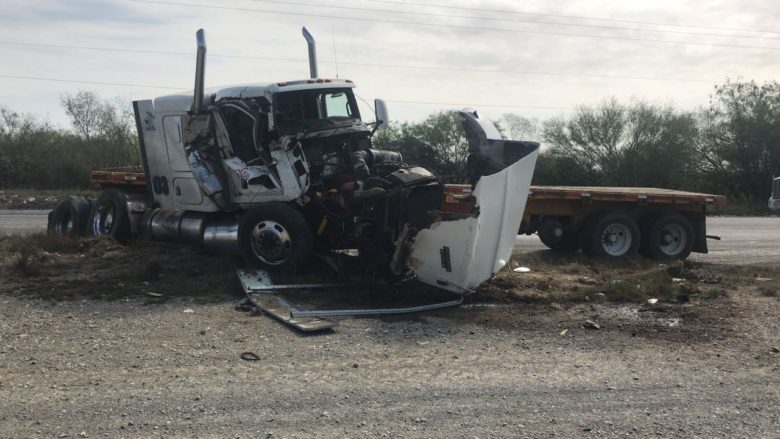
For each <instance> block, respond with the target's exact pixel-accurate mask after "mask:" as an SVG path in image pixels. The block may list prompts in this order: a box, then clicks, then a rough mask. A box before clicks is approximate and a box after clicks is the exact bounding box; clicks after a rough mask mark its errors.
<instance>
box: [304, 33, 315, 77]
mask: <svg viewBox="0 0 780 439" xmlns="http://www.w3.org/2000/svg"><path fill="white" fill-rule="evenodd" d="M303 37H304V38H306V44H308V45H309V75H310V76H311V78H312V79H317V45H316V44H315V43H314V37H313V36H312V35H311V34H310V33H309V31H308V30H307V29H306V26H304V27H303Z"/></svg>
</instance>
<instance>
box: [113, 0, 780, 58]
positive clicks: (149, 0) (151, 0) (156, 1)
mask: <svg viewBox="0 0 780 439" xmlns="http://www.w3.org/2000/svg"><path fill="white" fill-rule="evenodd" d="M128 1H131V2H137V3H150V4H158V5H171V6H194V7H198V8H208V9H221V10H233V11H242V12H257V13H264V14H279V15H294V16H301V17H316V18H330V19H335V20H352V21H360V22H367V21H370V22H375V23H388V24H403V25H410V26H428V27H439V28H447V29H459V30H467V31H476V32H480V31H493V32H508V33H520V34H531V35H554V36H564V37H577V38H591V39H599V40H624V41H639V42H647V43H660V44H673V45H675V44H679V45H687V46H704V47H727V48H733V49H761V50H780V47H767V46H745V45H736V44H722V43H698V42H692V41H669V40H657V39H651V38H633V37H616V36H603V35H586V34H574V33H566V32H549V31H530V30H521V29H505V28H496V27H475V26H461V25H456V24H441V23H416V22H412V21H403V20H385V19H380V18H368V17H343V16H339V15H328V14H315V13H308V12H290V11H275V10H270V9H253V8H239V7H233V6H217V5H205V4H199V3H184V2H169V1H159V0H128Z"/></svg>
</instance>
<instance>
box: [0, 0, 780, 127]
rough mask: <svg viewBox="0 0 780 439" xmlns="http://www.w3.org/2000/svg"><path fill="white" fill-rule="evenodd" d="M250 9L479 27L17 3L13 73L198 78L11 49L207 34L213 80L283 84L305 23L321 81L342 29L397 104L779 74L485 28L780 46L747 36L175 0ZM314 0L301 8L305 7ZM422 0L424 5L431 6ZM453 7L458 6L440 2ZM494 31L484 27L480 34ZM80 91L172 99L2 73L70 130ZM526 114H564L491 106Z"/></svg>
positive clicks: (579, 98) (713, 19) (12, 100)
mask: <svg viewBox="0 0 780 439" xmlns="http://www.w3.org/2000/svg"><path fill="white" fill-rule="evenodd" d="M170 1H182V2H185V1H186V2H187V3H196V2H202V3H204V4H211V5H222V6H227V7H239V8H250V9H264V10H277V11H294V12H303V13H308V14H325V15H344V16H352V17H367V18H373V19H380V20H398V21H413V22H426V23H441V24H453V25H459V26H467V27H471V28H477V29H468V30H466V29H453V28H446V27H428V26H413V25H403V24H390V23H377V22H371V21H368V20H338V19H330V18H322V17H306V16H295V15H278V14H270V13H259V12H250V11H236V10H229V9H211V8H199V7H183V6H171V5H164V4H153V3H143V2H133V1H129V0H106V1H97V0H89V1H80V2H61V1H55V0H39V1H32V2H31V1H20V0H7V1H6V2H5V4H4V12H5V13H4V14H3V16H2V17H0V24H1V25H0V56H2V57H3V59H4V60H5V62H4V63H3V66H2V67H0V75H2V74H5V75H21V76H36V77H47V78H62V79H70V80H83V81H98V82H114V83H133V84H150V85H163V86H174V87H181V88H182V89H188V88H190V87H191V85H192V79H193V78H192V77H193V69H194V55H161V54H146V53H125V52H110V51H89V50H73V49H57V48H41V47H22V46H13V45H4V44H2V42H14V41H15V42H29V43H43V44H55V45H69V46H74V45H75V46H92V47H109V48H119V49H141V50H156V51H171V52H183V53H185V54H194V32H195V30H196V29H197V28H199V27H204V28H206V32H207V38H208V44H209V53H210V54H211V55H212V56H211V57H209V60H208V63H207V77H206V81H207V85H208V86H216V85H220V84H235V83H242V82H262V81H280V80H290V79H297V78H302V77H305V76H306V74H307V73H308V69H307V66H306V46H305V43H304V40H303V38H302V37H301V35H300V27H301V26H302V25H306V26H308V27H309V29H311V30H312V32H313V33H314V35H315V37H316V38H317V40H318V50H319V57H320V59H321V60H322V61H323V62H322V63H321V65H320V72H321V75H323V76H326V75H327V76H335V65H334V64H333V63H332V61H333V59H334V56H333V36H334V35H335V39H336V44H337V52H338V59H339V61H340V65H339V74H340V76H341V77H345V78H351V79H353V80H355V82H356V83H357V84H358V93H359V94H360V95H361V96H363V97H364V98H366V99H367V100H370V99H373V98H374V97H384V98H386V99H388V100H390V101H392V100H403V101H424V102H454V103H469V104H492V105H518V106H522V105H531V106H549V107H572V106H575V105H579V104H593V103H597V102H599V101H601V100H602V99H603V98H605V97H608V96H612V95H614V96H617V97H618V98H619V99H623V100H627V99H629V98H631V97H632V96H639V97H646V98H649V99H652V100H657V101H674V102H675V103H676V104H678V105H680V106H682V107H685V108H694V107H696V106H699V105H704V104H706V102H707V100H708V95H709V93H710V92H711V90H712V86H713V85H714V83H715V82H716V81H717V82H722V81H723V80H724V79H725V78H727V77H731V78H736V77H744V78H746V79H756V80H759V81H763V80H769V79H775V78H776V75H777V61H776V59H777V58H778V54H779V53H780V51H779V50H771V49H766V50H760V49H738V48H728V47H711V46H694V45H676V44H661V43H652V42H640V41H625V40H615V39H592V38H580V37H571V36H554V35H543V34H534V33H530V34H529V33H516V32H496V31H491V30H485V29H484V28H486V27H490V28H506V29H513V30H527V31H537V32H558V33H571V34H588V35H601V36H622V37H629V38H642V39H658V40H672V41H688V42H701V43H716V44H733V45H749V46H769V47H780V39H778V38H780V34H758V33H756V32H730V33H732V34H743V35H765V36H767V35H768V36H771V37H772V38H774V39H761V40H757V39H746V38H742V39H741V38H732V37H715V36H704V35H681V34H664V33H651V32H646V31H631V30H616V29H600V28H585V27H566V26H554V25H551V24H543V25H534V24H529V23H519V22H501V21H484V20H478V19H477V18H465V19H463V18H459V19H452V18H436V17H426V16H409V15H397V14H390V13H368V12H359V11H346V10H338V9H328V8H324V7H322V6H310V7H303V6H293V5H287V6H285V5H280V4H269V3H264V2H259V1H249V0H242V1H233V2H229V3H228V2H216V1H213V0H170ZM298 1H300V0H298ZM305 1H309V2H311V3H312V4H315V3H316V4H318V5H324V4H331V5H346V6H354V7H361V8H375V9H390V10H393V9H394V10H401V9H403V10H409V11H420V12H429V13H437V14H451V15H464V16H470V17H476V16H483V17H494V18H503V19H507V18H517V19H520V20H540V21H545V22H577V23H583V24H602V25H608V26H620V27H627V28H646V29H664V30H672V31H678V32H692V33H725V32H723V31H719V30H713V29H693V28H681V27H670V26H664V27H661V26H653V25H645V24H638V23H634V24H632V23H624V22H612V21H597V20H572V19H562V18H554V17H539V16H522V15H511V14H506V13H495V12H482V13H478V12H475V11H467V10H457V9H442V8H423V7H419V6H415V7H413V6H410V7H407V8H404V7H403V6H401V5H393V4H382V3H376V2H367V1H364V0H351V1H348V2H347V1H343V2H335V1H333V0H305ZM417 2H418V3H422V1H421V0H417ZM439 2H440V3H445V2H444V0H439ZM452 5H456V6H465V7H474V8H483V9H509V10H520V9H522V10H523V11H526V12H537V13H545V14H559V15H580V16H592V17H593V16H595V17H614V18H626V19H630V20H637V21H646V22H668V23H683V24H696V25H700V26H709V27H721V28H745V29H773V27H774V26H773V24H774V23H776V22H777V19H778V18H780V17H778V16H780V10H779V9H778V8H777V7H776V4H775V3H774V2H772V1H769V0H767V1H758V0H753V1H739V2H737V1H726V0H720V1H718V0H714V1H713V0H708V1H703V0H692V1H687V2H679V1H673V0H660V1H652V2H651V1H632V2H625V1H618V0H592V1H588V2H576V1H573V0H569V1H560V2H548V1H542V0H530V1H526V2H523V3H522V5H519V4H518V3H517V2H514V1H476V0H473V1H468V0H459V1H456V2H455V3H452ZM479 28H482V29H479ZM215 55H240V56H255V57H267V58H285V59H293V60H298V61H270V60H261V59H241V58H220V57H217V56H215ZM350 63H368V64H383V65H388V64H396V65H424V66H442V67H452V68H454V69H458V68H468V69H486V70H502V71H535V72H559V73H568V74H573V75H577V74H585V75H590V74H603V75H622V76H642V77H662V78H693V79H703V80H711V81H712V82H704V83H698V82H678V81H652V80H635V79H606V78H595V77H577V76H555V75H524V74H516V73H495V72H472V71H457V70H425V69H418V68H392V67H386V66H385V67H376V66H364V65H354V64H350ZM78 89H92V90H95V91H97V92H99V93H100V94H102V95H104V96H106V97H108V96H113V95H124V96H129V97H131V98H136V99H137V98H148V97H151V96H155V95H159V94H166V93H168V91H166V90H154V89H144V88H129V87H112V86H98V85H79V84H68V83H54V82H52V83H50V82H42V81H32V80H23V79H8V78H0V105H7V106H9V107H12V108H14V109H16V110H20V111H29V112H36V113H41V114H48V115H49V117H51V119H52V120H53V121H55V122H57V123H64V122H65V117H64V114H63V113H62V111H61V109H60V108H59V95H60V94H61V93H63V92H73V91H75V90H78ZM390 108H391V114H392V116H393V117H394V118H395V119H406V120H410V119H419V118H421V117H424V116H425V115H426V114H428V113H430V112H431V111H435V110H437V109H439V108H438V107H437V106H435V105H412V104H400V103H390ZM507 111H514V112H517V113H521V114H524V115H526V116H531V117H539V118H546V117H549V116H551V115H555V114H557V113H559V112H560V110H542V109H530V108H529V109H524V108H516V109H509V108H497V107H485V108H483V112H485V113H487V114H489V115H493V116H498V115H500V114H502V113H504V112H507Z"/></svg>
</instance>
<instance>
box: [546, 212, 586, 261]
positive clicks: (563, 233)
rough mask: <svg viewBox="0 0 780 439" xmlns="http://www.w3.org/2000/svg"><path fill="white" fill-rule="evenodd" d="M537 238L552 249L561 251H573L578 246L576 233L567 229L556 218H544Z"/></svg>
mask: <svg viewBox="0 0 780 439" xmlns="http://www.w3.org/2000/svg"><path fill="white" fill-rule="evenodd" d="M538 234H539V240H540V241H542V244H544V245H546V246H547V247H549V248H550V249H552V250H555V251H557V252H561V253H574V252H576V251H577V250H579V248H580V243H579V240H578V239H577V234H576V233H574V232H572V231H567V230H566V229H565V228H564V227H563V224H562V223H561V222H560V221H558V220H556V219H549V220H544V221H543V222H542V224H541V225H540V226H539V230H538Z"/></svg>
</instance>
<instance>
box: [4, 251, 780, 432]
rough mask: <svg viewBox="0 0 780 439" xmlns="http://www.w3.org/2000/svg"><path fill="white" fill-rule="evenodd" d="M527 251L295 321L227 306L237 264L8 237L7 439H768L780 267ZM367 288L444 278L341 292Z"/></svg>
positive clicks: (232, 299)
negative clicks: (489, 270) (466, 288)
mask: <svg viewBox="0 0 780 439" xmlns="http://www.w3.org/2000/svg"><path fill="white" fill-rule="evenodd" d="M520 264H521V265H523V266H527V267H529V268H530V269H531V271H530V272H527V273H517V272H514V271H512V270H511V269H507V270H504V271H502V272H501V273H500V275H499V276H498V277H497V278H496V279H495V280H493V281H491V282H490V283H488V284H486V285H484V286H483V287H482V288H480V290H479V291H478V292H477V293H476V294H475V295H474V296H472V297H470V298H469V299H468V300H467V303H466V304H465V305H464V306H462V307H459V308H455V309H447V310H441V311H437V312H433V313H426V314H417V315H411V316H403V317H393V318H382V319H379V318H362V319H343V320H340V321H339V325H338V326H337V327H336V328H335V330H333V331H329V332H326V333H322V334H317V335H303V334H301V333H298V332H295V331H294V330H291V329H288V328H287V327H285V326H283V325H281V324H280V323H278V322H276V321H274V320H272V319H271V318H269V317H267V316H262V315H256V313H252V312H245V311H238V310H235V309H234V305H235V304H236V303H237V302H238V301H239V300H240V299H241V295H240V294H239V292H240V286H239V283H238V282H237V280H236V279H235V276H234V273H233V270H234V269H235V268H236V265H237V262H236V261H234V260H231V259H229V258H224V257H216V256H209V255H206V254H203V253H202V252H200V251H199V250H197V249H192V248H180V247H175V246H165V245H158V244H148V243H147V244H143V243H138V244H134V245H132V246H130V247H122V246H119V245H118V244H115V243H113V242H111V241H108V240H97V239H92V240H84V241H78V242H72V241H67V242H59V241H51V240H48V239H46V238H43V237H35V236H32V237H25V238H20V237H10V238H1V239H0V270H2V273H3V274H2V277H0V305H1V306H0V436H2V437H77V438H78V437H447V438H457V437H469V438H472V437H480V438H485V437H533V438H536V437H618V436H620V437H625V436H629V437H685V438H688V437H702V438H709V437H751V438H754V437H780V404H778V401H780V378H778V377H780V375H779V374H778V371H779V369H780V353H779V352H780V335H778V331H779V330H780V319H778V317H777V310H778V306H779V305H780V299H778V295H779V294H780V275H778V270H779V269H780V265H778V264H770V265H761V266H730V265H723V264H707V263H695V264H693V263H687V264H681V263H673V264H658V263H655V262H649V261H643V260H636V261H630V262H626V263H623V264H616V265H615V264H605V263H599V262H593V261H588V260H586V259H585V258H584V257H582V256H579V255H574V256H561V255H557V254H554V253H553V252H549V251H534V252H530V253H518V254H516V255H515V258H514V260H513V261H512V263H511V267H510V268H514V267H516V266H518V265H520ZM150 293H151V294H150ZM376 294H390V295H393V296H392V297H391V298H390V299H389V300H390V301H394V300H396V301H404V300H407V299H408V298H409V297H408V296H410V295H414V296H419V295H433V294H436V293H435V292H432V291H430V290H428V289H427V288H424V287H420V286H404V287H402V288H400V289H398V290H393V291H389V292H387V291H385V290H384V289H383V290H382V293H377V292H376V291H374V290H372V291H366V290H362V291H343V292H340V293H337V294H334V295H333V298H332V300H333V302H334V303H336V304H354V303H359V304H363V303H367V302H372V300H373V299H372V296H373V295H376ZM648 299H657V302H656V303H649V302H648ZM318 300H322V299H321V296H320V297H319V298H318ZM596 327H598V328H600V329H596ZM243 352H253V353H255V354H257V356H258V357H259V361H244V360H242V359H241V357H240V355H241V353H243Z"/></svg>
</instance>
